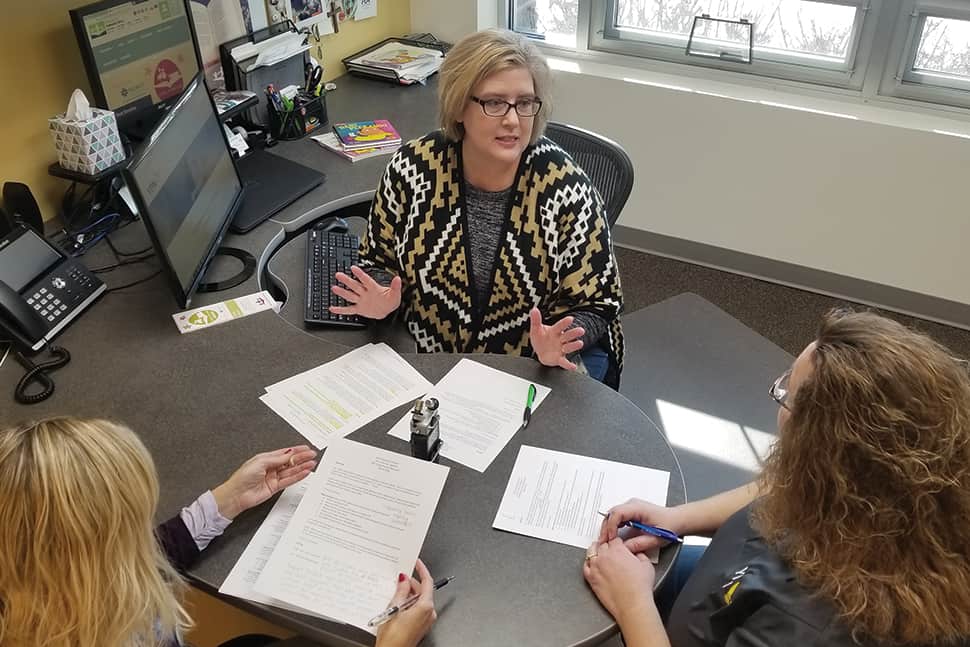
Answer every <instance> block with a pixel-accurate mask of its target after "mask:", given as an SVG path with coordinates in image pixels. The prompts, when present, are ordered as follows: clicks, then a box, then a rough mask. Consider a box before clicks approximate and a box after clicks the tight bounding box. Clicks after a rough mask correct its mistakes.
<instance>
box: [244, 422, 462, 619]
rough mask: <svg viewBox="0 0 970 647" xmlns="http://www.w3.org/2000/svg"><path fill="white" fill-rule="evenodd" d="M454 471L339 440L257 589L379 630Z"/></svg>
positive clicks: (329, 450)
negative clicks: (378, 619)
mask: <svg viewBox="0 0 970 647" xmlns="http://www.w3.org/2000/svg"><path fill="white" fill-rule="evenodd" d="M447 475H448V468H447V467H444V466H442V465H438V464H436V463H430V462H428V461H423V460H419V459H416V458H412V457H411V456H406V455H403V454H397V453H394V452H389V451H387V450H384V449H378V448H376V447H371V446H369V445H364V444H361V443H357V442H354V441H351V440H347V439H346V438H345V439H341V440H337V441H334V442H333V443H331V445H330V447H329V448H328V449H327V451H326V453H325V454H324V456H323V461H322V462H321V463H320V467H319V468H317V478H316V479H314V480H313V481H312V482H311V483H310V484H309V485H308V486H307V490H306V494H304V495H303V500H302V501H301V502H300V504H299V506H298V507H297V509H296V512H295V513H294V515H293V519H292V520H291V521H290V524H289V526H287V528H286V531H285V532H284V533H283V537H282V538H281V539H280V542H279V544H277V546H276V549H275V550H274V551H273V555H272V557H270V559H269V562H268V563H267V564H266V567H265V568H264V569H263V572H262V574H261V575H260V576H259V579H257V581H256V591H257V592H258V593H261V594H263V595H268V596H270V597H271V598H275V599H277V600H281V601H283V602H285V603H287V604H291V605H294V606H296V607H299V608H301V609H306V610H308V611H310V612H311V613H314V614H316V615H324V616H328V617H331V618H336V619H338V620H340V621H342V622H346V623H348V624H351V625H354V626H355V627H360V628H361V629H364V630H365V631H369V632H371V633H376V632H377V628H376V627H368V626H367V621H368V620H370V619H371V618H373V617H374V616H376V615H377V614H379V613H380V612H381V611H383V610H384V609H385V608H387V604H388V602H389V601H390V599H391V596H392V595H393V594H394V590H395V588H396V587H397V574H398V573H410V572H411V571H412V570H413V569H414V563H415V561H417V558H418V553H419V551H420V550H421V545H422V544H423V543H424V538H425V535H426V534H427V532H428V527H429V526H430V525H431V518H432V516H433V515H434V510H435V507H437V505H438V499H439V497H440V496H441V490H442V488H443V487H444V484H445V477H446V476H447Z"/></svg>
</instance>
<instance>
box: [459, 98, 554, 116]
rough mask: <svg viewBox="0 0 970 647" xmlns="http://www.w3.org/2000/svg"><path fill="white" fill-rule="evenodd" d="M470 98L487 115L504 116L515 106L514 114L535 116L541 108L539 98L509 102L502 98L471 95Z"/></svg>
mask: <svg viewBox="0 0 970 647" xmlns="http://www.w3.org/2000/svg"><path fill="white" fill-rule="evenodd" d="M471 100H472V101H474V102H475V103H477V104H478V105H480V106H481V107H482V112H484V113H485V114H486V115H487V116H489V117H504V116H505V115H507V114H509V110H511V109H512V108H515V112H516V114H518V115H519V116H520V117H535V116H536V115H537V114H539V109H540V108H542V101H540V100H539V99H519V100H518V101H516V102H515V103H509V102H508V101H506V100H504V99H479V98H478V97H471Z"/></svg>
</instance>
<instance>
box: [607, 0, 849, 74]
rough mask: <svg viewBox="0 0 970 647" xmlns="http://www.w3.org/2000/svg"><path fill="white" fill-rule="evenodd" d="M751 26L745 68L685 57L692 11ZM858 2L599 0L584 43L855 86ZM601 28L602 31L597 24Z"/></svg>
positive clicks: (638, 53)
mask: <svg viewBox="0 0 970 647" xmlns="http://www.w3.org/2000/svg"><path fill="white" fill-rule="evenodd" d="M704 14H706V15H709V16H710V17H712V18H722V19H727V20H741V19H744V20H747V21H748V22H750V23H751V24H752V25H753V33H754V47H753V51H752V59H753V60H752V62H751V65H750V66H747V69H745V68H739V66H738V64H737V63H736V62H734V61H732V60H730V59H731V57H725V58H726V59H727V60H716V59H713V60H712V59H708V60H705V61H703V62H701V61H695V60H689V59H688V58H687V57H686V55H685V53H684V49H685V46H686V44H687V38H688V36H689V35H690V29H691V25H693V22H694V18H695V16H698V15H704ZM865 18H866V5H865V3H864V0H606V1H597V2H594V3H593V18H592V20H591V24H592V25H595V26H596V27H597V29H596V30H595V31H594V33H593V34H592V36H591V38H590V48H591V49H597V50H603V51H609V52H617V53H621V54H631V55H635V56H643V57H647V58H654V59H660V60H665V61H671V62H675V63H688V64H692V65H705V66H708V67H717V68H721V69H727V70H733V71H741V72H748V73H753V74H759V75H763V76H771V77H777V78H784V79H792V80H796V81H809V82H814V83H822V84H826V85H833V86H839V87H861V85H862V81H863V73H862V71H861V70H860V71H858V72H857V71H856V69H855V62H856V57H857V54H858V52H859V50H860V47H861V46H862V44H863V35H864V33H863V24H864V23H865V22H866V20H865ZM599 25H602V28H601V29H600V28H599Z"/></svg>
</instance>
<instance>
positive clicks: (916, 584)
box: [753, 312, 970, 644]
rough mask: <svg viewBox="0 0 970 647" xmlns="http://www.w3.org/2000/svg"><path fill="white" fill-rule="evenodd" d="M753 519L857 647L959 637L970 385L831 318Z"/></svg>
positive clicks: (881, 327)
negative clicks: (831, 607) (867, 642)
mask: <svg viewBox="0 0 970 647" xmlns="http://www.w3.org/2000/svg"><path fill="white" fill-rule="evenodd" d="M811 359H812V362H813V367H814V368H813V371H812V373H811V374H810V375H809V376H808V377H807V378H806V379H805V380H804V382H803V383H802V384H801V385H800V386H799V387H798V389H797V390H796V392H795V393H794V398H793V399H792V400H791V401H790V402H789V406H790V408H791V415H790V417H789V419H788V421H787V422H786V423H785V424H784V426H783V428H782V429H781V430H780V434H779V439H778V442H777V444H776V445H775V447H774V449H773V450H772V453H771V455H770V456H769V458H768V460H767V462H766V465H765V470H764V472H763V474H762V477H761V478H762V483H761V485H762V491H763V492H764V493H765V495H764V496H763V497H762V499H761V500H760V501H759V503H758V505H757V506H755V509H754V514H753V521H754V524H755V526H756V527H757V528H758V529H759V531H760V532H761V533H762V535H763V536H764V537H765V539H766V541H768V543H769V544H770V545H771V546H773V547H774V548H775V549H776V550H778V552H779V553H780V554H781V555H782V556H783V557H784V558H786V559H787V560H788V561H789V563H790V564H791V566H792V568H793V570H794V572H795V574H796V576H797V578H798V580H799V582H800V583H802V584H803V585H805V586H806V587H808V588H810V589H812V590H814V591H816V592H817V593H818V594H819V595H820V596H822V597H823V598H827V599H829V600H832V601H834V602H835V607H836V609H837V611H838V612H839V614H840V616H841V617H842V618H843V620H844V621H845V622H846V623H847V626H848V627H849V629H850V630H851V631H852V634H853V637H855V638H856V639H857V640H862V639H865V638H870V639H874V640H877V641H882V642H884V643H887V644H900V643H908V644H942V643H949V642H951V641H956V640H959V639H966V637H967V636H970V376H968V372H967V368H966V366H965V364H964V362H963V361H961V360H958V359H956V358H954V357H953V356H952V355H951V354H950V353H949V352H948V351H947V349H946V348H944V347H943V346H941V345H939V344H937V343H936V342H934V341H933V340H931V339H930V338H929V337H927V336H925V335H923V334H920V333H918V332H915V331H912V330H909V329H908V328H906V327H904V326H902V325H900V324H899V323H896V322H894V321H891V320H889V319H886V318H884V317H881V316H878V315H876V314H873V313H863V312H859V313H852V312H831V313H829V314H828V315H827V316H826V317H825V318H824V320H823V321H822V324H821V327H820V328H819V332H818V339H817V341H816V348H815V350H814V353H813V354H812V355H811Z"/></svg>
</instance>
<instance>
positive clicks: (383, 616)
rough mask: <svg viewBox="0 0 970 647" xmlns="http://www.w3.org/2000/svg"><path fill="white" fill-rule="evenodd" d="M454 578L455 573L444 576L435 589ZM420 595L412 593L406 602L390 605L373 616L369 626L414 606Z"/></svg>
mask: <svg viewBox="0 0 970 647" xmlns="http://www.w3.org/2000/svg"><path fill="white" fill-rule="evenodd" d="M453 579H455V576H454V575H452V576H451V577H444V578H442V579H440V580H438V581H437V582H435V583H434V590H435V591H437V590H438V589H440V588H441V587H442V586H444V585H445V584H447V583H448V582H450V581H452V580H453ZM420 597H421V596H420V595H419V594H417V593H416V594H414V595H412V596H411V597H409V598H408V599H407V600H405V601H404V602H402V603H401V604H396V605H394V606H392V607H388V608H387V609H385V610H384V611H382V612H381V613H379V614H378V615H376V616H374V617H373V618H371V619H370V620H369V621H368V622H367V626H368V627H376V626H377V625H380V624H384V623H385V622H387V621H388V620H390V619H391V618H393V617H394V614H396V613H397V612H398V611H404V610H405V609H408V608H410V607H412V606H414V603H415V602H417V601H418V599H419V598H420Z"/></svg>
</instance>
